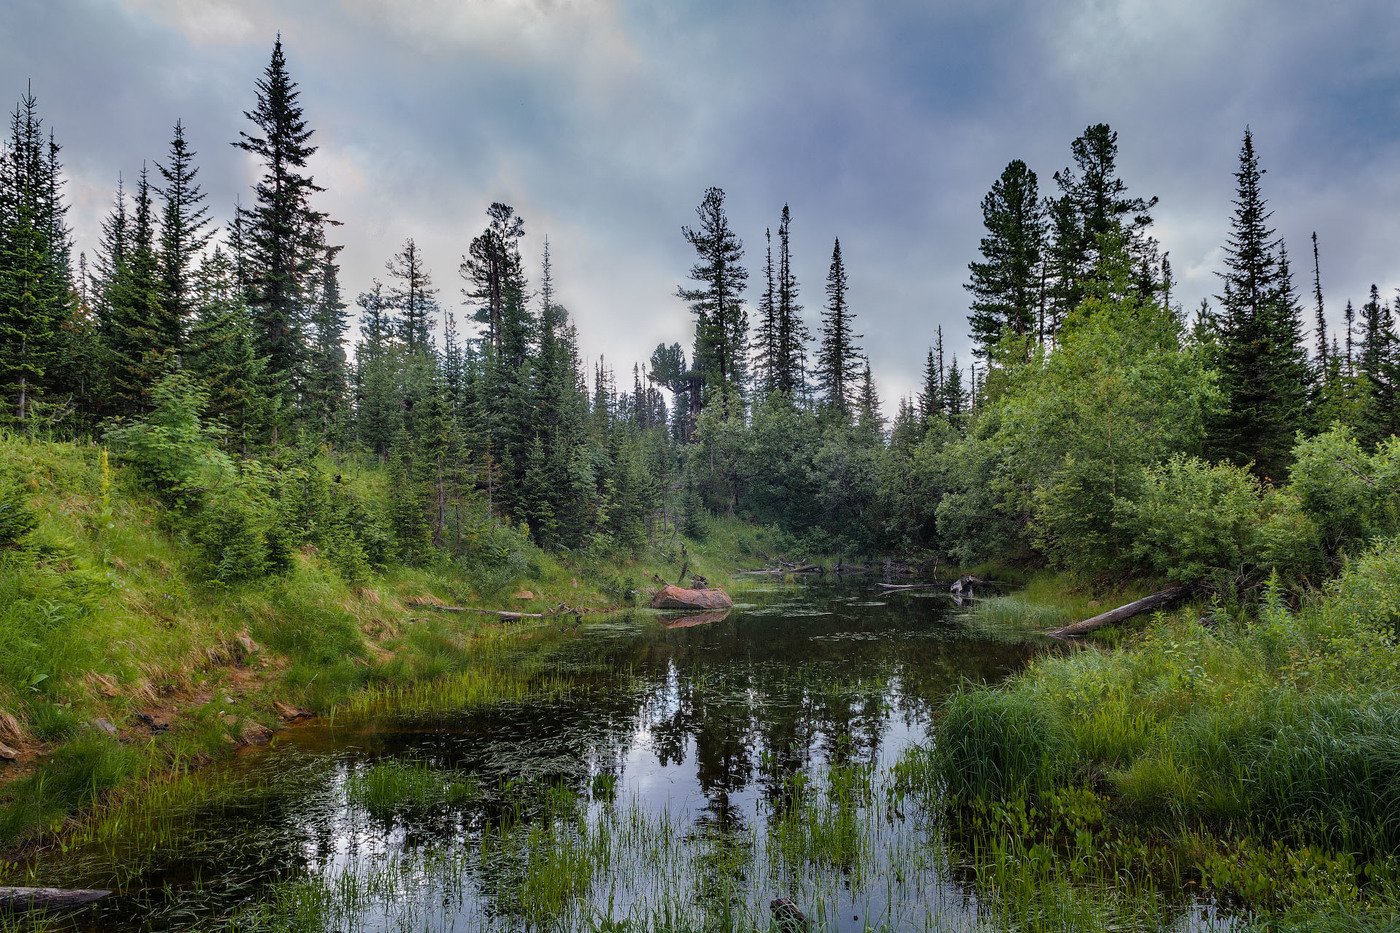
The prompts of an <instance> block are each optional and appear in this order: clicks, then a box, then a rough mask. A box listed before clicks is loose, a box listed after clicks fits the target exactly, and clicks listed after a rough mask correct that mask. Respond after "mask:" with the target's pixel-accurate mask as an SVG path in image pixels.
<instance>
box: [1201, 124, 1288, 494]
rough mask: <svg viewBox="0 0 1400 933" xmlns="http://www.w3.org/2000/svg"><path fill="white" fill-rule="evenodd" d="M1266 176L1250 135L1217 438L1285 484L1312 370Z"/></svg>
mask: <svg viewBox="0 0 1400 933" xmlns="http://www.w3.org/2000/svg"><path fill="white" fill-rule="evenodd" d="M1263 174H1264V173H1263V170H1262V169H1261V168H1260V167H1259V159H1258V156H1257V155H1256V153H1255V151H1254V136H1253V134H1252V133H1251V132H1250V131H1249V130H1245V135H1244V142H1243V144H1242V146H1241V148H1240V166H1239V169H1238V171H1236V172H1235V181H1236V196H1235V201H1234V204H1235V209H1234V214H1233V217H1232V221H1231V231H1230V238H1229V241H1228V242H1227V244H1226V247H1225V254H1226V259H1225V264H1226V268H1225V271H1224V272H1223V273H1221V280H1222V282H1223V283H1224V288H1223V294H1222V295H1221V296H1220V304H1221V322H1220V350H1219V357H1218V366H1219V370H1220V387H1221V389H1222V391H1223V393H1224V395H1225V410H1224V412H1223V413H1222V415H1221V417H1220V420H1219V423H1218V424H1217V425H1216V430H1215V432H1214V435H1215V442H1216V444H1217V445H1218V448H1219V452H1220V453H1221V454H1223V455H1225V456H1227V457H1229V458H1231V459H1233V460H1234V461H1235V462H1237V463H1247V462H1252V463H1253V464H1254V468H1255V470H1256V471H1257V472H1258V473H1259V474H1260V475H1262V476H1265V477H1268V478H1270V479H1272V480H1274V481H1276V482H1281V481H1282V480H1283V479H1284V478H1285V476H1286V473H1287V469H1288V466H1289V462H1290V451H1291V450H1292V448H1293V441H1294V434H1295V432H1297V431H1298V430H1299V429H1300V428H1302V427H1303V426H1304V422H1305V418H1306V414H1307V397H1308V366H1307V359H1306V353H1305V352H1304V350H1303V346H1302V337H1301V333H1300V331H1301V325H1300V323H1299V310H1298V306H1297V301H1296V298H1295V295H1294V291H1293V284H1292V281H1291V276H1290V275H1289V272H1288V266H1287V259H1286V255H1284V254H1283V253H1282V252H1281V241H1280V240H1279V239H1278V237H1277V236H1276V235H1275V233H1274V230H1273V228H1271V227H1270V226H1269V218H1270V217H1271V216H1272V213H1271V212H1270V211H1269V210H1268V206H1267V202H1266V201H1265V199H1264V196H1263V193H1262V191H1261V189H1260V179H1261V178H1262V176H1263Z"/></svg>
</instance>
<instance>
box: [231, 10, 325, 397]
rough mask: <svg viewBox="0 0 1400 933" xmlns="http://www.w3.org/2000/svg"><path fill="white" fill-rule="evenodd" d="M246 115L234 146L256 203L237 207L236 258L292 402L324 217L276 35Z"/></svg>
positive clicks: (303, 360) (271, 360)
mask: <svg viewBox="0 0 1400 933" xmlns="http://www.w3.org/2000/svg"><path fill="white" fill-rule="evenodd" d="M244 116H246V117H247V118H248V120H249V121H251V122H252V124H253V131H252V132H249V131H242V132H240V133H239V137H240V138H239V140H238V141H237V142H235V143H234V144H233V145H234V146H236V147H238V148H239V149H242V150H243V151H244V152H247V153H249V154H251V155H253V156H255V157H256V158H257V160H258V161H259V163H260V164H261V168H262V176H261V177H260V178H259V179H258V181H257V183H256V184H255V185H254V186H253V192H254V201H253V206H252V207H247V208H240V209H239V216H240V217H241V223H242V225H243V233H244V235H245V236H246V247H245V248H246V259H244V258H243V257H241V256H240V257H236V259H243V261H244V262H245V263H246V276H247V288H248V292H249V298H250V304H251V306H252V309H253V322H254V334H255V338H256V342H257V347H258V352H259V353H260V354H261V355H262V356H263V357H265V358H266V360H267V365H268V374H269V376H270V378H271V380H272V384H273V390H274V391H276V392H278V393H279V394H280V395H281V396H282V397H283V399H284V401H285V402H286V403H287V407H289V408H290V407H292V406H293V405H294V404H295V403H296V402H297V400H298V399H297V395H298V393H299V391H300V389H301V386H302V382H303V379H304V377H305V369H306V364H307V340H306V332H307V320H306V317H307V314H306V310H307V299H308V294H307V288H308V284H309V282H310V280H311V278H312V276H313V275H314V273H315V271H316V267H317V263H318V262H319V261H320V259H321V254H320V251H319V250H318V248H317V246H318V244H317V242H316V235H317V233H318V232H319V231H320V230H321V228H322V226H323V225H324V223H325V222H326V215H325V214H324V213H321V212H319V211H317V210H315V209H313V208H312V206H311V197H312V195H314V194H317V193H319V192H321V191H323V190H324V189H323V188H322V187H321V186H320V185H317V184H316V182H315V181H314V179H313V178H312V176H311V174H310V173H309V172H308V171H307V162H308V160H309V159H310V158H311V156H312V155H313V154H314V153H315V152H316V147H315V146H313V145H311V136H312V134H313V130H311V128H310V127H308V126H307V123H306V118H305V116H304V115H303V113H302V107H301V102H300V91H299V90H298V89H297V85H296V82H294V81H293V80H292V79H291V76H290V75H289V74H288V72H287V60H286V56H285V55H284V54H283V52H282V37H281V36H280V35H279V36H278V37H277V41H276V42H275V43H274V45H273V47H272V59H271V61H269V63H268V66H267V68H266V70H265V71H264V72H263V76H262V78H260V79H259V80H258V83H257V103H256V105H255V106H254V108H253V110H251V111H246V112H245V113H244ZM240 271H243V270H240Z"/></svg>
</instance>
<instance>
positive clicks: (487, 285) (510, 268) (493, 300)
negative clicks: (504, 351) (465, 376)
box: [458, 201, 525, 351]
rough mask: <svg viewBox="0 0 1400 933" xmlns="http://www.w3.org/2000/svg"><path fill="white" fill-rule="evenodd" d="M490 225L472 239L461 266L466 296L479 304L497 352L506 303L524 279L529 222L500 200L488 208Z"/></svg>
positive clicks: (489, 340) (478, 314)
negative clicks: (523, 258) (522, 242)
mask: <svg viewBox="0 0 1400 933" xmlns="http://www.w3.org/2000/svg"><path fill="white" fill-rule="evenodd" d="M486 216H487V217H488V218H489V221H490V222H489V223H488V224H487V227H486V229H485V230H484V231H483V232H482V233H481V235H480V236H477V237H476V238H475V239H473V240H472V242H471V245H470V247H469V248H468V250H467V254H466V255H465V256H463V257H462V263H461V265H460V266H459V267H458V271H459V272H460V274H461V276H462V278H463V279H464V280H465V281H466V283H467V286H466V288H464V289H462V294H463V295H464V296H465V297H466V298H467V300H468V301H473V302H476V303H477V311H476V320H477V321H478V322H480V323H483V324H485V325H486V339H487V343H488V345H489V346H490V347H491V349H492V350H493V351H499V350H500V348H501V333H502V329H503V326H504V325H503V321H504V317H505V312H506V301H507V298H508V295H509V294H510V291H511V289H512V288H518V287H519V283H520V281H521V280H522V279H523V272H522V270H521V266H520V239H521V237H523V236H524V235H525V221H524V220H523V219H522V218H520V217H517V216H515V210H514V208H512V207H511V206H510V205H508V204H502V203H500V202H499V201H497V202H494V203H492V205H491V206H490V207H489V208H487V210H486Z"/></svg>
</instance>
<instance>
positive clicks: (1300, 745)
mask: <svg viewBox="0 0 1400 933" xmlns="http://www.w3.org/2000/svg"><path fill="white" fill-rule="evenodd" d="M1397 633H1400V541H1397V540H1396V539H1393V538H1392V539H1388V540H1382V541H1380V542H1378V543H1376V544H1375V545H1374V546H1373V547H1372V548H1371V549H1370V550H1369V551H1367V552H1365V553H1364V554H1363V555H1361V556H1360V557H1358V558H1356V559H1354V560H1352V561H1350V562H1349V563H1348V565H1347V566H1346V568H1345V570H1344V571H1343V572H1342V573H1341V575H1340V576H1339V577H1338V578H1337V579H1336V580H1334V581H1333V582H1332V583H1331V584H1329V585H1328V586H1327V587H1326V588H1325V590H1324V591H1323V592H1321V593H1319V594H1316V595H1314V596H1312V597H1310V598H1307V599H1305V600H1304V601H1303V604H1302V605H1301V607H1299V608H1297V609H1293V608H1290V607H1289V605H1288V604H1287V602H1286V601H1285V599H1284V594H1283V590H1282V587H1281V586H1280V585H1279V583H1278V581H1277V578H1275V579H1274V580H1273V581H1272V582H1271V583H1270V585H1269V586H1267V587H1266V588H1265V592H1264V596H1263V600H1262V605H1261V606H1260V607H1259V608H1258V612H1257V615H1256V616H1255V617H1253V618H1251V619H1249V620H1247V621H1241V620H1240V619H1238V618H1236V617H1232V616H1231V615H1230V614H1228V613H1225V612H1223V611H1220V610H1219V609H1218V607H1217V608H1212V607H1210V606H1207V607H1204V608H1200V607H1198V608H1196V609H1191V610H1183V611H1181V612H1179V613H1177V614H1174V615H1171V616H1166V617H1161V618H1159V619H1158V621H1156V622H1155V623H1154V624H1153V625H1151V627H1150V628H1149V629H1148V630H1146V631H1145V632H1143V633H1141V634H1140V635H1139V636H1137V637H1135V638H1132V639H1130V640H1129V641H1128V642H1127V643H1125V644H1124V645H1122V646H1120V647H1117V648H1114V649H1111V650H1101V649H1098V648H1089V649H1086V650H1083V651H1078V652H1075V653H1073V654H1071V655H1068V656H1056V657H1047V658H1044V659H1041V660H1040V661H1038V662H1036V663H1034V664H1032V665H1031V666H1030V668H1028V669H1027V670H1026V671H1025V672H1024V673H1022V674H1020V675H1019V676H1017V677H1015V678H1014V679H1013V680H1011V681H1010V682H1008V683H1007V684H1005V685H1003V686H1000V687H997V688H992V689H972V690H967V691H964V692H961V693H959V694H956V695H955V696H953V697H952V698H951V699H950V700H949V701H948V703H947V706H946V708H945V710H944V715H943V718H942V722H941V725H940V727H939V732H938V741H937V743H936V745H935V746H934V747H933V749H932V750H931V751H930V752H929V753H927V754H926V755H925V756H923V758H922V759H921V760H920V767H919V768H917V769H915V770H916V771H917V773H919V774H920V775H921V776H922V779H923V780H924V781H925V782H926V784H927V788H926V789H927V790H928V791H929V792H930V793H932V794H941V799H942V801H943V803H944V804H945V805H946V806H947V807H948V808H949V809H950V811H952V812H959V813H962V814H963V815H964V816H967V817H968V819H964V820H960V821H954V825H962V826H963V827H965V828H968V833H969V834H970V836H969V839H968V840H967V853H968V859H969V862H970V863H972V864H973V865H974V866H976V867H977V868H978V869H979V870H981V871H984V872H991V873H996V872H998V871H1004V870H1005V867H1006V865H1007V864H1008V863H1009V862H1015V861H1016V859H1017V858H1026V857H1031V858H1032V861H1034V858H1035V857H1039V858H1041V859H1049V860H1051V861H1053V863H1054V864H1055V865H1056V866H1057V867H1056V869H1055V872H1056V873H1060V874H1071V875H1072V874H1074V873H1075V872H1080V873H1082V874H1086V875H1088V876H1094V877H1102V876H1104V875H1107V876H1109V877H1114V876H1116V875H1117V874H1118V872H1119V871H1120V870H1123V869H1134V868H1135V869H1143V868H1147V869H1149V871H1148V874H1149V875H1150V874H1153V873H1155V874H1158V875H1160V874H1162V873H1167V874H1169V875H1171V876H1173V877H1175V878H1176V879H1179V880H1181V881H1185V882H1187V883H1194V884H1198V885H1201V886H1202V887H1203V888H1204V889H1206V890H1208V891H1210V892H1212V894H1214V895H1215V896H1223V897H1226V898H1229V899H1237V900H1239V901H1243V902H1244V903H1246V904H1249V905H1252V906H1256V907H1259V908H1261V909H1268V910H1270V911H1271V912H1275V913H1279V912H1281V915H1282V916H1283V917H1284V920H1285V921H1287V920H1288V919H1289V918H1290V917H1295V918H1303V919H1307V920H1309V921H1310V922H1312V921H1316V922H1321V918H1324V917H1328V916H1331V917H1334V918H1340V919H1338V921H1337V922H1339V923H1341V924H1342V926H1340V927H1338V928H1355V927H1350V926H1347V924H1348V923H1352V922H1355V923H1358V924H1361V925H1362V926H1364V925H1366V924H1367V923H1370V922H1371V921H1375V922H1380V919H1379V918H1386V922H1389V921H1390V920H1391V919H1394V918H1396V917H1398V916H1400V914H1397V910H1400V907H1398V906H1397V905H1400V900H1397V895H1400V820H1397V818H1396V814H1397V813H1400V649H1397V646H1396V638H1397ZM973 853H976V854H975V855H974V854H973ZM1133 873H1135V872H1129V874H1133ZM1363 921H1364V922H1363ZM1300 922H1301V921H1300Z"/></svg>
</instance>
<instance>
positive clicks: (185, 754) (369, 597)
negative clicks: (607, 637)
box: [0, 437, 768, 849]
mask: <svg viewBox="0 0 1400 933" xmlns="http://www.w3.org/2000/svg"><path fill="white" fill-rule="evenodd" d="M314 469H316V470H321V471H322V472H323V473H326V474H333V475H334V476H335V477H336V482H337V483H343V484H344V485H345V486H346V487H347V488H349V489H351V490H353V491H355V493H356V494H357V495H358V496H359V497H360V498H361V499H363V500H364V501H366V502H369V503H371V504H372V503H373V502H374V501H375V499H376V496H377V495H378V494H379V493H380V491H381V490H382V487H383V484H384V483H385V481H386V478H385V476H384V474H383V471H382V470H380V469H379V468H378V466H377V465H376V464H374V463H365V462H359V461H353V460H343V459H342V460H330V459H329V458H328V457H325V456H322V458H321V460H320V462H319V463H317V464H315V465H314ZM0 489H5V490H8V491H9V493H10V494H9V495H8V497H7V498H5V499H4V501H5V502H6V503H8V505H7V506H5V507H4V508H0V746H3V748H0V754H3V756H4V757H5V758H6V759H8V760H5V761H0V781H3V782H4V784H3V786H0V849H3V848H5V847H8V846H11V845H13V844H15V843H16V842H17V841H19V840H20V839H22V838H24V837H25V836H27V835H32V834H34V833H36V832H40V831H43V830H46V829H52V828H54V827H56V826H58V825H60V824H61V823H62V822H63V821H64V820H65V819H67V818H68V817H69V815H70V814H72V813H73V812H74V811H75V810H78V809H80V808H82V807H85V806H87V805H89V804H91V803H92V802H93V801H94V800H96V799H99V798H101V797H104V796H106V795H108V794H109V793H110V792H111V791H112V790H113V789H114V788H117V787H120V786H124V785H130V784H132V783H133V781H135V780H137V779H140V778H144V777H148V776H153V775H157V774H160V773H164V772H168V771H169V770H171V769H177V768H182V767H187V766H189V765H190V764H193V763H197V762H199V761H202V760H204V759H207V758H209V757H212V756H217V755H220V754H224V753H226V751H227V750H228V749H230V748H233V747H235V746H237V745H238V744H240V743H244V742H248V741H258V740H261V739H262V738H265V737H266V735H267V734H268V730H269V729H271V728H275V727H276V726H277V725H278V724H279V722H280V721H281V720H283V719H285V718H288V717H289V716H291V715H295V713H296V711H297V710H301V709H305V710H309V711H312V712H328V711H331V710H333V709H335V708H336V707H337V706H339V705H342V704H345V703H348V702H351V701H352V700H353V699H354V698H357V697H358V698H364V697H366V696H373V695H376V694H382V693H386V692H391V691H394V690H398V689H402V688H403V687H404V686H405V685H408V684H412V683H420V682H426V681H432V680H436V679H440V678H446V677H451V676H453V675H458V674H462V673H463V672H469V671H471V670H473V669H474V668H476V667H478V666H480V662H481V659H482V657H483V654H499V652H500V650H501V649H500V645H501V643H502V642H503V641H505V642H507V643H509V644H510V645H513V646H516V647H518V648H520V649H521V650H525V649H526V648H528V641H529V633H530V632H531V631H533V630H535V629H538V628H539V627H541V626H543V627H548V626H556V625H561V624H569V623H570V622H571V621H572V619H573V618H574V616H573V614H572V613H570V612H563V613H561V614H559V615H557V616H552V617H551V618H549V619H545V620H543V621H527V622H525V623H521V624H516V623H511V624H510V625H509V627H508V628H503V624H502V623H501V622H500V621H499V620H497V619H495V618H493V617H491V616H488V615H478V614H474V613H451V612H443V611H440V610H439V609H436V608H434V607H435V606H442V605H448V606H471V607H484V608H490V609H505V610H512V611H521V612H542V611H545V612H555V611H557V610H558V607H560V606H561V605H567V606H568V607H571V608H572V609H579V610H585V611H586V610H604V609H608V608H614V607H618V606H623V605H627V604H630V603H632V602H635V601H637V600H638V599H639V598H640V597H644V595H645V592H646V591H647V590H649V589H650V588H652V587H654V586H655V580H657V579H667V580H669V581H670V582H675V580H676V579H677V577H678V574H679V572H680V567H681V566H682V564H685V565H687V567H688V574H701V575H704V576H706V577H707V578H709V579H710V580H711V581H712V582H714V583H718V584H721V585H723V584H727V583H729V582H731V574H732V573H733V571H734V570H735V569H736V568H737V567H739V566H744V565H756V564H758V563H760V562H761V558H759V557H758V556H757V555H758V553H759V552H760V551H762V550H765V549H766V548H767V547H768V545H767V543H766V541H765V536H764V533H763V532H761V531H760V530H757V529H753V528H749V527H745V526H742V525H740V524H738V523H729V522H724V521H716V522H712V523H711V525H710V527H709V529H708V533H707V534H706V535H705V536H704V538H703V540H700V541H694V540H686V539H682V538H679V537H677V536H675V535H674V533H673V532H671V531H670V530H669V529H665V530H663V529H660V528H658V529H656V531H655V533H654V534H653V536H652V538H651V540H650V543H649V545H648V547H647V548H646V549H644V551H643V554H642V556H637V555H632V554H618V553H611V552H607V551H599V552H590V553H580V554H574V555H571V556H569V557H568V558H567V559H565V558H560V557H559V556H556V555H552V554H549V553H546V552H543V551H540V550H539V549H537V548H535V547H533V546H532V545H530V543H529V541H528V539H526V538H525V537H524V536H523V535H520V534H519V533H517V532H515V531H514V530H512V529H504V528H500V527H499V526H497V527H496V528H494V529H488V530H489V531H490V534H491V537H490V538H489V541H488V543H489V545H490V546H489V548H488V547H483V548H482V549H480V550H481V551H482V552H484V556H477V557H474V558H473V559H472V560H466V559H462V560H455V561H453V560H448V559H446V558H445V557H444V558H440V559H435V560H431V561H425V562H422V563H420V565H418V566H414V567H408V566H403V565H401V564H395V563H390V564H388V565H386V566H380V567H378V568H375V569H373V570H372V571H370V572H368V573H361V574H347V573H345V572H344V570H343V567H344V562H343V561H341V560H337V559H336V555H327V554H324V553H322V552H321V551H320V550H319V549H318V548H317V547H316V546H314V545H311V544H303V545H302V546H300V547H298V548H297V549H295V550H294V551H293V552H292V553H291V554H290V560H289V561H288V563H287V566H286V567H285V568H284V569H282V570H281V571H280V572H277V573H272V574H269V575H265V576H262V577H260V578H257V579H253V580H248V581H245V582H233V583H221V582H217V581H216V580H215V579H213V578H212V577H213V574H211V568H210V566H209V563H208V561H207V560H205V559H203V558H202V557H201V543H200V542H199V541H197V540H194V538H193V537H192V534H191V533H190V531H189V530H188V528H187V527H186V526H184V525H182V524H181V523H180V522H179V521H177V520H175V517H174V516H173V514H172V511H171V510H170V509H169V508H167V507H166V506H165V505H163V504H162V502H161V501H160V500H158V499H157V498H156V497H155V496H153V495H151V494H149V493H147V492H145V491H143V488H142V487H141V486H140V485H139V484H138V482H137V479H136V478H135V477H134V476H132V475H131V471H130V470H128V469H126V468H124V467H121V466H119V465H115V464H113V463H112V462H110V461H109V459H108V457H107V455H106V452H105V450H104V449H103V448H101V447H98V446H96V445H75V444H68V443H50V442H42V441H34V440H28V439H20V438H10V437H0ZM7 522H9V523H11V525H12V526H13V527H12V528H11V533H10V534H11V539H12V540H8V541H7V540H4V535H5V528H6V527H7V525H6V523H7ZM31 525H32V527H30V526H31ZM205 550H207V547H206V548H205ZM347 576H349V577H350V579H347Z"/></svg>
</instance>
